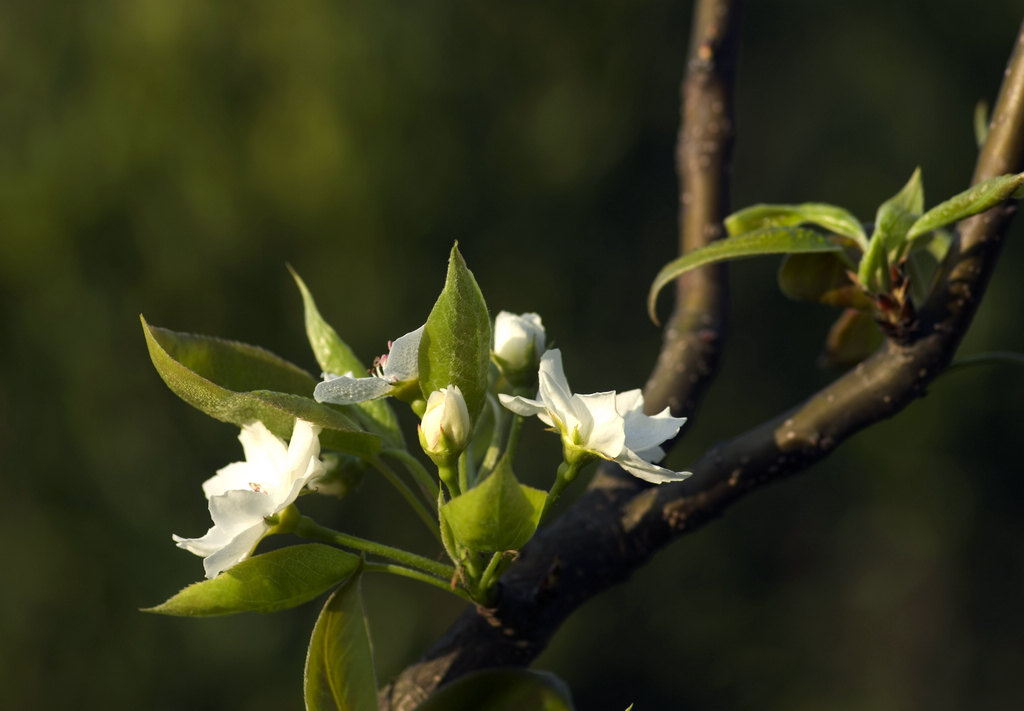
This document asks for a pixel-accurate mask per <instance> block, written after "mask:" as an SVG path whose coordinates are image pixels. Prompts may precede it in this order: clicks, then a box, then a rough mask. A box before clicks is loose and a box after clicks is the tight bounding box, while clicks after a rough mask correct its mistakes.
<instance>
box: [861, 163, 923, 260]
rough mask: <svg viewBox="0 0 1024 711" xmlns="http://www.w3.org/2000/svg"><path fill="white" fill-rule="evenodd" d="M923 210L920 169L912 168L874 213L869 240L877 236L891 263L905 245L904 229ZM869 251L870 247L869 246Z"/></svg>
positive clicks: (906, 228) (873, 239) (896, 258)
mask: <svg viewBox="0 0 1024 711" xmlns="http://www.w3.org/2000/svg"><path fill="white" fill-rule="evenodd" d="M922 212H924V185H923V184H922V183H921V169H920V168H916V169H914V174H913V175H911V176H910V180H908V181H907V183H906V185H904V186H903V187H902V188H901V189H900V191H899V192H898V193H896V194H895V195H893V196H892V197H891V198H889V199H888V200H886V201H885V202H883V203H882V204H881V205H879V207H878V211H877V213H876V214H875V231H874V234H872V235H871V242H870V243H869V244H874V242H875V240H881V242H882V246H883V247H884V248H885V251H886V255H887V257H888V261H889V262H890V263H894V262H895V261H897V260H898V259H899V257H900V256H902V254H903V252H904V251H905V249H906V244H907V232H908V231H909V230H910V227H911V225H913V224H914V222H915V221H916V220H917V218H918V217H920V216H921V213H922ZM869 251H870V247H869Z"/></svg>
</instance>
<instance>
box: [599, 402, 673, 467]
mask: <svg viewBox="0 0 1024 711" xmlns="http://www.w3.org/2000/svg"><path fill="white" fill-rule="evenodd" d="M615 407H616V409H618V411H619V414H621V415H622V417H623V419H624V420H625V421H626V444H625V446H626V447H627V448H628V449H631V450H633V451H634V452H636V454H637V455H639V456H640V457H642V458H643V459H647V460H649V461H653V462H658V461H661V459H662V457H664V456H665V450H663V449H662V448H661V447H660V446H659V445H660V444H661V443H662V442H664V441H666V440H669V439H672V438H673V437H675V436H676V434H678V433H679V428H680V427H682V426H683V424H684V423H685V422H686V418H685V417H673V416H672V415H671V413H670V412H669V408H667V407H666V408H665V409H664V410H662V411H661V412H659V413H658V414H657V415H645V414H644V396H643V394H642V393H641V392H640V390H629V391H627V392H624V393H619V394H618V395H617V396H616V398H615Z"/></svg>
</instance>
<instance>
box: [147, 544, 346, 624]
mask: <svg viewBox="0 0 1024 711" xmlns="http://www.w3.org/2000/svg"><path fill="white" fill-rule="evenodd" d="M361 562H362V561H361V559H360V558H359V556H357V555H353V554H351V553H346V552H345V551H341V550H338V549H337V548H333V547H331V546H325V545H323V544H321V543H306V544H304V545H299V546H289V547H288V548H281V549H280V550H276V551H271V552H270V553H264V554H263V555H257V556H253V557H252V558H248V559H247V560H243V561H242V562H241V563H239V564H238V565H236V566H234V567H232V568H229V569H228V570H226V571H224V572H223V573H221V574H220V575H218V576H217V577H216V578H213V579H211V580H204V581H202V582H200V583H195V584H193V585H189V586H188V587H187V588H185V589H184V590H182V591H181V592H179V593H178V594H177V595H175V596H174V597H172V598H171V599H170V600H168V601H167V602H165V603H163V604H162V605H157V606H156V607H150V608H147V609H145V610H143V612H157V613H160V614H161V615H176V616H180V617H209V616H212V615H231V614H234V613H236V612H273V611H275V610H284V609H287V608H289V607H295V606H296V605H301V604H302V603H304V602H307V601H309V600H312V599H313V598H314V597H316V596H317V595H319V594H321V593H323V592H325V591H327V590H329V589H330V588H332V587H334V586H335V585H337V584H338V583H340V582H341V581H343V580H345V579H347V578H349V577H350V576H351V575H352V574H353V573H355V572H356V571H357V570H358V569H359V566H360V565H361Z"/></svg>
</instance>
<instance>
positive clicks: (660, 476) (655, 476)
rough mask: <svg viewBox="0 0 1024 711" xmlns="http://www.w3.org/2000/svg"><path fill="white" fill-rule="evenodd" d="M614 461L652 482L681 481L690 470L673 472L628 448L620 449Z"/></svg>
mask: <svg viewBox="0 0 1024 711" xmlns="http://www.w3.org/2000/svg"><path fill="white" fill-rule="evenodd" d="M615 463H616V464H618V465H619V466H620V467H622V468H623V469H625V470H626V471H627V472H629V473H630V474H632V475H633V476H635V477H637V478H639V479H643V480H644V481H649V482H650V483H652V484H667V483H669V482H673V481H682V480H683V479H686V478H687V477H689V476H690V472H674V471H672V470H671V469H665V468H664V467H659V466H658V465H657V464H652V463H650V462H648V461H647V460H646V459H642V458H641V457H639V456H638V455H637V454H636V453H635V452H633V451H630V450H628V449H624V450H622V453H621V454H619V456H618V457H616V458H615Z"/></svg>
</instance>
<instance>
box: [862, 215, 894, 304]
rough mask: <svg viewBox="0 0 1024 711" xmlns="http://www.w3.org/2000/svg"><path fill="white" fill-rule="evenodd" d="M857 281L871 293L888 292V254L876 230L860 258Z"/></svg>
mask: <svg viewBox="0 0 1024 711" xmlns="http://www.w3.org/2000/svg"><path fill="white" fill-rule="evenodd" d="M857 281H859V282H860V283H861V285H862V286H863V287H864V288H865V289H867V290H868V291H871V292H875V293H879V292H885V291H888V290H889V254H888V252H887V251H886V248H885V238H884V236H883V235H882V234H881V233H880V232H879V231H878V230H875V233H874V234H873V235H872V237H871V243H870V244H869V245H868V248H867V251H866V252H864V255H863V256H862V257H861V258H860V265H859V266H858V267H857Z"/></svg>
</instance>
